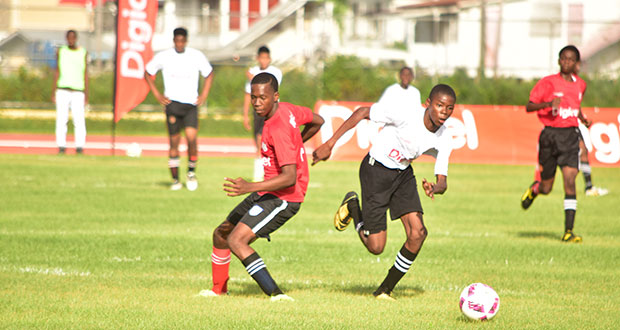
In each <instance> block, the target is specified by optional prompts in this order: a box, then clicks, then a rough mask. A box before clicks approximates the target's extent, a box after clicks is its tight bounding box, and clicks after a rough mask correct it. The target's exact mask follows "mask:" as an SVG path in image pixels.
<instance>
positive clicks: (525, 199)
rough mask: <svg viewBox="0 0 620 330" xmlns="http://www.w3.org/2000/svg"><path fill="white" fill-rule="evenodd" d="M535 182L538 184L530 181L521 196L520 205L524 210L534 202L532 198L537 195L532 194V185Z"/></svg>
mask: <svg viewBox="0 0 620 330" xmlns="http://www.w3.org/2000/svg"><path fill="white" fill-rule="evenodd" d="M536 184H539V182H538V181H534V183H532V185H531V186H529V187H528V188H527V190H526V191H525V193H524V194H523V196H521V207H522V208H523V209H524V210H527V209H528V208H529V207H530V205H532V203H534V199H535V198H536V196H538V194H534V191H533V190H532V187H534V185H536Z"/></svg>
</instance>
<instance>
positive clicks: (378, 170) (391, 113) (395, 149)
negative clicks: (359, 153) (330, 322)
mask: <svg viewBox="0 0 620 330" xmlns="http://www.w3.org/2000/svg"><path fill="white" fill-rule="evenodd" d="M455 102H456V94H455V93H454V90H453V89H452V88H451V87H450V86H448V85H443V84H439V85H436V86H435V87H433V89H432V90H431V93H430V95H429V97H428V99H427V100H426V106H427V108H426V110H425V111H417V105H416V104H400V106H399V107H395V106H391V105H385V104H383V103H375V104H373V105H372V106H371V107H362V108H359V109H357V110H356V111H354V112H353V114H352V115H351V117H349V118H348V119H347V120H346V121H345V122H344V123H343V124H342V125H341V126H340V127H339V128H338V129H337V130H336V132H335V133H334V135H333V136H332V137H331V138H330V139H329V140H327V142H325V143H324V144H322V145H321V146H320V147H318V148H317V149H316V150H315V151H314V152H313V154H312V158H313V163H312V165H314V164H316V163H317V162H319V161H321V160H326V159H328V158H329V156H330V155H331V150H332V148H333V147H334V145H335V144H336V142H337V141H338V139H339V138H340V137H341V136H342V135H343V134H344V133H345V132H347V131H348V130H349V129H351V128H353V127H355V125H357V123H359V122H360V121H361V120H362V119H370V120H371V121H374V122H379V123H383V124H385V126H384V127H383V129H382V130H381V131H380V132H379V134H378V135H377V139H376V140H375V141H374V142H373V145H372V147H371V149H370V152H369V153H368V155H366V157H365V158H364V160H362V163H361V165H360V183H361V187H362V209H361V210H360V206H359V199H358V197H357V194H356V193H355V192H353V191H351V192H349V193H347V194H346V196H345V199H344V201H343V202H342V204H341V206H340V208H339V209H338V212H337V213H336V216H335V217H334V225H335V227H336V229H337V230H340V231H342V230H344V229H345V228H346V227H347V225H348V224H349V223H350V222H351V219H353V221H354V223H355V229H356V231H357V232H358V234H359V237H360V239H361V240H362V243H363V244H364V246H365V247H366V248H367V249H368V251H369V252H370V253H372V254H377V255H378V254H381V253H382V252H383V248H384V247H385V242H386V238H387V232H386V230H387V223H386V222H387V221H386V220H387V219H386V211H387V210H388V209H390V215H391V217H392V220H396V219H398V218H400V220H401V221H402V223H403V226H404V228H405V233H406V235H407V240H406V241H405V244H404V245H403V247H402V248H401V249H400V252H399V253H398V255H397V256H396V261H395V262H394V266H392V268H390V270H389V271H388V275H387V276H386V278H385V280H384V281H383V282H382V283H381V285H380V286H379V288H378V289H377V290H376V291H375V292H374V293H373V294H374V296H375V297H377V299H387V300H392V299H393V298H392V297H391V295H390V294H391V292H392V290H393V289H394V287H395V286H396V284H397V283H398V281H400V279H401V278H402V277H403V276H404V275H405V273H406V272H407V271H408V270H409V268H410V267H411V264H412V263H413V261H414V260H415V258H416V257H417V255H418V252H419V251H420V249H421V248H422V244H423V243H424V240H425V239H426V234H427V232H426V227H424V221H423V219H422V214H423V210H422V204H421V203H420V197H419V196H418V190H417V184H416V179H415V176H414V175H413V169H412V168H411V162H412V161H413V160H414V159H416V158H418V157H419V156H420V155H422V154H423V153H425V152H426V151H429V150H436V151H437V157H436V161H435V176H436V182H435V183H433V182H428V181H426V179H422V187H423V188H424V193H425V194H426V195H427V196H428V197H430V198H431V199H434V196H435V194H443V193H444V192H445V191H446V189H447V188H448V183H447V177H448V159H449V157H450V153H451V151H452V148H451V146H450V136H449V134H446V127H445V126H443V124H444V123H445V121H446V120H447V119H448V118H450V116H451V115H452V112H453V111H454V103H455Z"/></svg>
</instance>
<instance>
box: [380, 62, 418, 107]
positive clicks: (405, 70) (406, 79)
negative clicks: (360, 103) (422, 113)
mask: <svg viewBox="0 0 620 330" xmlns="http://www.w3.org/2000/svg"><path fill="white" fill-rule="evenodd" d="M398 76H399V78H400V82H398V83H395V84H393V85H390V86H388V88H386V89H385V91H383V94H382V95H381V98H379V101H378V103H386V104H388V105H393V106H396V107H398V106H400V105H403V104H407V105H408V106H416V105H419V106H418V109H420V110H424V108H422V101H421V97H420V91H419V90H418V89H417V88H415V87H413V86H411V81H412V80H413V77H414V76H413V70H412V69H411V68H410V67H408V66H405V67H402V68H401V69H400V72H399V74H398Z"/></svg>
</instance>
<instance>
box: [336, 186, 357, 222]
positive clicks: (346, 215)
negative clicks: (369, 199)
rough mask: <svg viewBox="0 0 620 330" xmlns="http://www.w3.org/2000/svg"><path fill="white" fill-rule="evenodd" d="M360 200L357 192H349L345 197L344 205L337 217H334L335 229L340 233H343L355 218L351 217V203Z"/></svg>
mask: <svg viewBox="0 0 620 330" xmlns="http://www.w3.org/2000/svg"><path fill="white" fill-rule="evenodd" d="M357 199H358V197H357V194H356V193H355V191H349V192H348V193H347V194H346V195H345V196H344V200H343V201H342V204H340V207H339V208H338V211H337V212H336V215H334V227H335V228H336V230H338V231H343V230H345V229H346V228H347V226H348V225H349V224H350V223H351V220H352V219H353V217H352V216H351V212H350V211H349V202H351V201H355V202H357V201H356V200H357Z"/></svg>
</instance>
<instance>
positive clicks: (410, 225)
mask: <svg viewBox="0 0 620 330" xmlns="http://www.w3.org/2000/svg"><path fill="white" fill-rule="evenodd" d="M400 219H401V221H402V223H403V227H404V228H405V233H406V234H407V240H406V241H405V244H404V245H403V247H402V248H401V249H400V251H399V252H398V254H397V255H396V260H395V261H394V265H393V266H392V268H390V270H389V271H388V274H387V276H386V277H385V279H384V280H383V282H382V283H381V285H379V288H378V289H377V290H376V291H375V292H374V293H373V294H374V296H375V297H377V298H378V299H388V300H389V299H392V298H391V297H390V294H391V293H392V290H394V287H395V286H396V284H397V283H398V281H400V279H401V278H403V276H405V274H406V273H407V271H408V270H409V268H410V267H411V264H413V262H414V261H415V259H416V257H417V256H418V253H419V252H420V249H421V248H422V244H423V243H424V240H425V239H426V236H427V231H426V227H425V226H424V221H423V219H422V213H421V212H410V213H407V214H405V215H403V216H402V217H401V218H400Z"/></svg>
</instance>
